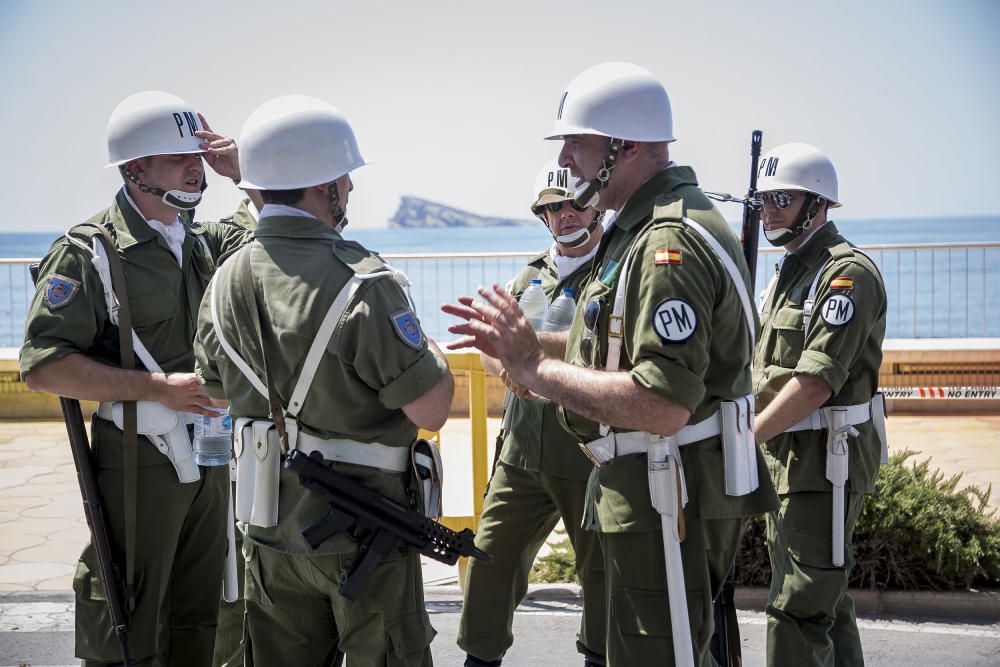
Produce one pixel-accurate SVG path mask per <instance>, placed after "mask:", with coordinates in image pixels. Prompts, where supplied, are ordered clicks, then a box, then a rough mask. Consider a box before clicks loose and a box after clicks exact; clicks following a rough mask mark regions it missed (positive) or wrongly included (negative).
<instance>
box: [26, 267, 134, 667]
mask: <svg viewBox="0 0 1000 667" xmlns="http://www.w3.org/2000/svg"><path fill="white" fill-rule="evenodd" d="M28 270H29V271H30V272H31V279H32V280H33V281H34V282H36V283H37V282H38V265H37V264H32V265H31V266H30V267H28ZM59 407H60V408H62V413H63V421H65V422H66V433H67V435H69V448H70V451H71V452H73V463H74V464H75V465H76V480H77V482H79V483H80V495H81V496H82V497H83V513H84V515H85V516H86V517H87V527H88V528H90V541H91V543H92V544H93V545H94V551H95V552H96V553H97V566H98V568H99V569H100V573H101V585H102V586H103V588H104V597H105V599H106V600H107V602H108V612H109V613H110V614H111V625H112V626H114V631H115V635H116V636H117V637H118V643H119V644H121V649H122V663H123V664H124V665H125V667H132V655H131V653H130V652H129V648H128V621H127V620H126V616H125V594H124V590H123V588H122V586H121V576H120V574H119V569H118V566H117V565H116V563H115V559H114V557H113V556H112V545H111V529H110V528H109V527H108V516H107V514H105V512H104V499H103V497H102V496H101V487H100V486H99V485H98V482H97V471H96V470H95V467H94V459H93V453H92V451H91V449H90V440H89V439H88V438H87V427H86V424H85V422H84V420H83V410H81V409H80V401H78V400H76V399H75V398H66V397H65V396H60V397H59Z"/></svg>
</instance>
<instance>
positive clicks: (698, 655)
mask: <svg viewBox="0 0 1000 667" xmlns="http://www.w3.org/2000/svg"><path fill="white" fill-rule="evenodd" d="M549 138H551V139H562V140H563V148H562V152H561V153H560V158H559V163H560V165H562V166H566V167H569V168H570V170H571V171H572V173H573V174H574V175H576V176H578V177H580V178H582V179H584V180H586V181H587V184H586V186H584V187H583V188H580V189H579V190H578V191H577V196H576V199H577V201H578V202H580V203H583V204H589V205H596V207H597V208H598V209H614V210H615V211H617V212H618V214H617V216H616V218H615V220H614V224H613V225H612V226H610V227H609V228H608V229H607V231H606V232H605V238H604V241H603V242H602V244H601V250H600V252H599V254H598V256H597V258H596V259H595V263H594V270H593V272H592V274H591V276H590V280H589V281H588V282H587V283H586V284H585V286H584V287H583V289H582V293H581V296H580V304H579V309H578V312H577V316H576V319H575V321H574V324H573V327H572V329H571V330H570V332H569V336H568V340H567V341H566V344H565V361H563V360H561V359H560V358H559V357H560V356H562V355H560V354H559V352H560V350H561V348H560V345H559V340H558V338H557V337H552V336H549V335H546V334H542V335H541V336H536V335H535V333H534V332H533V331H531V329H530V327H529V325H528V323H527V321H526V320H525V318H524V316H523V315H522V313H521V312H520V309H519V308H518V305H517V302H516V301H515V300H514V299H513V298H512V297H511V296H510V295H509V294H507V292H506V291H504V290H502V289H500V288H497V287H494V289H493V290H485V289H484V290H480V296H479V298H478V299H475V300H472V299H469V298H463V299H460V302H461V305H448V306H445V307H444V309H445V311H446V312H449V313H452V314H455V315H458V316H460V317H463V318H466V319H468V320H469V321H468V322H467V323H464V324H460V325H456V326H454V327H452V328H451V330H452V332H453V333H458V334H465V336H466V337H465V338H463V339H462V340H460V341H457V342H456V343H454V344H453V345H454V346H455V347H465V346H470V345H471V346H475V347H478V348H479V349H480V350H482V351H484V352H486V353H487V354H490V355H492V356H496V357H497V358H499V359H500V360H501V362H502V363H503V366H504V368H505V369H506V371H507V372H508V374H510V376H511V377H512V379H513V381H514V382H515V383H517V384H518V385H519V386H521V387H524V388H527V389H529V390H531V391H533V392H534V393H536V394H539V395H542V396H546V397H548V398H549V399H550V400H552V401H553V402H556V403H558V404H560V405H561V406H562V408H561V409H562V414H563V420H564V422H565V423H566V425H567V427H568V428H569V429H570V430H572V431H573V432H574V433H575V434H577V436H578V437H579V438H580V439H581V440H582V441H583V443H585V445H586V449H587V451H588V452H589V453H590V456H591V457H592V459H593V461H594V463H595V465H596V466H597V467H596V468H595V470H594V471H593V473H592V474H591V477H590V480H589V482H588V500H587V507H586V512H585V518H584V522H585V525H586V526H587V527H588V528H590V529H592V530H596V531H598V533H599V534H600V539H601V546H602V547H603V553H604V567H605V572H606V585H607V595H608V625H607V628H608V636H607V653H606V658H607V664H608V665H609V666H611V667H626V666H627V667H635V666H641V665H673V664H684V665H686V667H690V665H692V664H698V665H709V664H711V662H712V658H711V656H710V653H709V642H710V639H711V636H712V631H713V618H712V616H713V613H712V601H713V599H714V598H715V596H716V595H718V593H719V591H720V589H721V586H722V583H723V580H724V579H725V577H726V574H727V572H728V571H729V568H730V566H731V565H732V563H733V560H734V557H735V551H736V548H737V545H738V543H739V539H740V535H741V534H742V531H743V528H744V525H745V522H746V520H747V517H748V516H750V515H752V514H757V513H761V512H765V511H768V510H771V509H774V508H775V507H776V506H777V498H776V496H775V493H774V490H773V486H772V484H771V481H770V478H769V476H768V475H767V471H766V469H765V468H764V465H763V459H762V457H761V454H760V452H759V451H758V449H757V447H756V445H755V443H754V441H753V433H752V429H751V428H750V426H749V425H750V423H751V422H750V419H751V412H752V411H751V403H750V399H749V397H748V396H747V395H748V394H749V392H750V389H751V384H750V359H751V354H752V347H753V335H754V329H755V327H756V322H755V315H754V312H753V308H752V305H751V304H750V303H749V297H748V295H747V286H748V283H749V276H748V273H747V269H746V264H745V262H744V260H743V256H742V252H741V248H740V245H739V241H738V240H737V239H736V238H735V236H734V235H733V233H732V231H731V230H730V228H729V226H728V225H727V224H726V222H725V220H724V219H723V218H722V216H721V215H720V214H719V213H718V211H717V210H716V209H715V208H714V207H713V206H712V204H711V202H710V201H709V200H708V199H707V198H706V197H705V195H704V194H703V193H702V191H701V190H700V189H699V188H698V184H697V179H696V178H695V175H694V172H693V171H692V170H691V168H689V167H682V166H678V165H676V164H675V163H673V162H671V161H670V158H669V154H668V145H669V142H671V141H673V140H674V137H673V130H672V118H671V112H670V102H669V99H668V97H667V93H666V90H665V89H664V88H663V85H662V84H661V83H660V82H659V81H657V80H656V79H655V78H654V77H653V76H652V75H651V74H650V73H649V72H648V71H646V70H645V69H643V68H641V67H638V66H636V65H632V64H630V63H605V64H602V65H597V66H595V67H592V68H590V69H588V70H586V71H584V72H583V73H581V74H580V75H579V76H577V77H576V78H575V79H574V80H573V81H572V82H571V83H570V84H569V86H568V87H567V88H566V91H565V92H564V93H563V96H562V99H561V100H560V103H559V109H558V113H557V120H556V124H555V129H554V131H553V133H552V135H551V136H550V137H549ZM567 362H568V363H567ZM724 451H725V456H724V453H723V452H724ZM681 466H682V467H681ZM681 507H683V510H681ZM678 538H680V539H681V540H682V541H680V543H679V544H678ZM683 616H687V617H688V619H687V620H682V619H683ZM675 619H676V620H675Z"/></svg>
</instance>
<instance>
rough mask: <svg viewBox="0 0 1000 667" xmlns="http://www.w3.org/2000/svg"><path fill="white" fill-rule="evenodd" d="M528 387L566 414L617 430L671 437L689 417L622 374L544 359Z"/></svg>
mask: <svg viewBox="0 0 1000 667" xmlns="http://www.w3.org/2000/svg"><path fill="white" fill-rule="evenodd" d="M530 386H531V390H532V391H534V392H535V393H537V394H539V395H541V396H545V397H546V398H548V399H549V400H550V401H553V402H554V403H558V404H560V405H562V406H564V407H565V408H566V409H567V410H570V411H572V412H575V413H577V414H579V415H583V416H584V417H587V418H588V419H592V420H594V421H596V422H600V423H602V424H611V425H612V426H617V427H619V428H628V429H635V430H637V431H648V432H650V433H658V434H660V435H673V434H674V433H676V432H677V431H679V430H680V429H681V428H683V427H684V425H685V424H687V422H688V419H690V417H691V413H690V412H689V411H688V410H687V409H686V408H684V407H682V406H680V405H678V404H677V403H674V402H672V401H669V400H667V399H665V398H662V397H660V396H657V395H656V394H654V393H653V392H652V391H650V390H648V389H646V388H645V387H641V386H639V385H638V384H636V383H635V381H634V380H633V379H632V376H631V375H630V374H629V373H628V372H625V371H617V372H609V371H596V370H592V369H589V368H582V367H580V366H574V365H572V364H568V363H566V362H564V361H559V360H557V359H551V358H547V359H544V360H543V361H542V362H541V363H539V365H538V368H537V371H536V374H535V377H534V378H533V380H532V381H531V383H530Z"/></svg>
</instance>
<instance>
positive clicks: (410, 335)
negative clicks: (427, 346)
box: [389, 308, 424, 350]
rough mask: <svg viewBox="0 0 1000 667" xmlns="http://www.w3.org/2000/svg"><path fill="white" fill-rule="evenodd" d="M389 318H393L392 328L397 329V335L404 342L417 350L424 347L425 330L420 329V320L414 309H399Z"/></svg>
mask: <svg viewBox="0 0 1000 667" xmlns="http://www.w3.org/2000/svg"><path fill="white" fill-rule="evenodd" d="M389 319H390V320H392V328H393V329H394V330H395V331H396V335H397V336H399V338H400V339H401V340H402V341H403V342H404V343H406V344H407V345H409V346H410V347H412V348H414V349H416V350H419V349H420V348H421V347H423V342H424V332H423V331H422V330H421V329H420V320H418V319H417V316H416V315H414V314H413V311H412V310H410V309H409V308H404V309H403V310H397V311H396V312H395V313H393V314H391V315H389Z"/></svg>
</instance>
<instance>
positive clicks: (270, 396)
mask: <svg viewBox="0 0 1000 667" xmlns="http://www.w3.org/2000/svg"><path fill="white" fill-rule="evenodd" d="M251 248H253V243H250V244H248V245H247V246H246V247H245V248H244V249H243V250H242V251H241V252H240V253H239V257H240V258H239V262H240V264H239V267H238V269H239V276H240V287H241V288H242V291H243V299H244V300H245V301H246V304H247V309H248V310H249V311H250V321H251V322H253V327H254V329H255V330H256V332H257V342H258V344H259V345H260V358H261V360H262V361H263V364H264V383H265V384H266V385H267V405H268V410H269V411H270V417H271V421H273V422H274V427H275V429H277V431H278V440H279V442H280V443H281V451H282V453H284V454H287V453H288V444H289V443H288V432H287V431H286V429H285V408H284V406H282V404H281V399H280V398H279V397H278V390H277V389H275V387H274V382H273V381H272V380H271V371H270V369H269V368H268V364H267V349H266V348H265V347H264V330H263V326H262V325H261V321H262V320H266V315H265V314H264V313H262V312H261V310H260V307H259V306H258V304H257V295H256V294H255V293H254V289H253V272H252V271H251V268H250V252H251Z"/></svg>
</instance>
